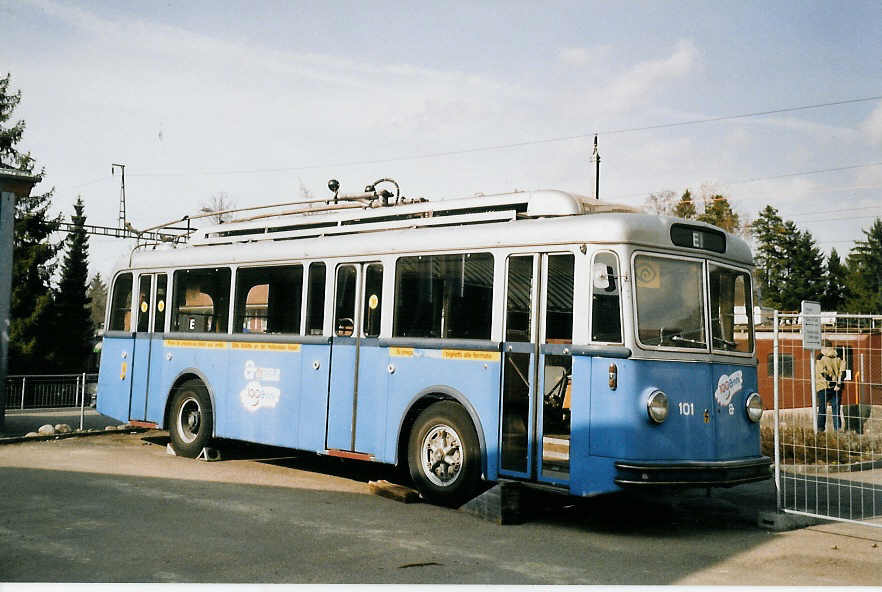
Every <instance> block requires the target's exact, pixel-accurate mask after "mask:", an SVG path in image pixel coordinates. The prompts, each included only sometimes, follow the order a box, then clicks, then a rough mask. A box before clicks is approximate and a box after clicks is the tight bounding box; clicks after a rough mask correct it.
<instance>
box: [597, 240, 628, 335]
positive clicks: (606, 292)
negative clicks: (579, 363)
mask: <svg viewBox="0 0 882 592" xmlns="http://www.w3.org/2000/svg"><path fill="white" fill-rule="evenodd" d="M619 294H620V293H619V260H618V258H617V257H616V255H615V254H614V253H609V252H602V253H597V254H596V255H595V256H594V264H593V265H592V266H591V341H600V342H603V343H622V313H621V304H620V301H619V298H620V296H619Z"/></svg>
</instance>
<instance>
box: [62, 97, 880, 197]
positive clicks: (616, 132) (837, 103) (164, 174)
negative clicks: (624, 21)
mask: <svg viewBox="0 0 882 592" xmlns="http://www.w3.org/2000/svg"><path fill="white" fill-rule="evenodd" d="M878 100H882V95H875V96H870V97H859V98H853V99H844V100H840V101H828V102H825V103H815V104H811V105H798V106H795V107H784V108H780V109H768V110H765V111H753V112H749V113H739V114H734V115H723V116H718V117H706V118H702V119H691V120H687V121H676V122H669V123H660V124H655V125H646V126H639V127H629V128H618V129H608V130H597V131H594V132H590V133H582V134H575V135H568V136H558V137H552V138H540V139H536V140H525V141H522V142H512V143H507V144H492V145H488V146H475V147H472V148H462V149H458V150H447V151H440V152H427V153H424V154H415V155H410V156H397V157H390V158H378V159H371V160H355V161H341V162H336V163H324V164H309V165H300V166H294V167H275V168H255V169H226V170H213V171H212V170H202V171H171V172H150V171H145V172H140V173H139V172H131V173H129V176H130V177H182V176H190V175H239V174H263V173H284V172H294V171H305V170H310V169H320V168H341V167H350V166H365V165H372V164H387V163H392V162H404V161H410V160H423V159H428V158H441V157H445V156H457V155H462V154H473V153H476V152H489V151H493V150H505V149H510V148H520V147H524V146H533V145H539V144H549V143H556V142H567V141H572V140H581V139H586V138H590V137H592V136H594V135H595V134H597V135H604V136H611V135H619V134H627V133H635V132H642V131H651V130H658V129H667V128H675V127H683V126H689V125H699V124H705V123H715V122H721V121H731V120H737V119H748V118H752V117H763V116H767V115H776V114H781V113H792V112H797V111H807V110H811V109H821V108H824V107H834V106H840V105H849V104H856V103H865V102H869V101H878ZM845 168H849V167H845ZM845 168H842V169H835V170H845ZM104 179H106V178H102V179H97V180H94V181H88V182H86V183H82V184H78V185H75V186H74V188H79V187H84V186H86V185H90V184H93V183H97V182H100V181H102V180H104ZM755 180H762V179H755ZM752 181H753V180H748V181H741V182H743V183H746V182H752Z"/></svg>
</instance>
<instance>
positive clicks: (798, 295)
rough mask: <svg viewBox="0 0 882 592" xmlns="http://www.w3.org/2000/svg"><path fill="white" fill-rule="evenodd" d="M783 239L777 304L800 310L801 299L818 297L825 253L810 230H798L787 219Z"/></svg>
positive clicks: (816, 298)
mask: <svg viewBox="0 0 882 592" xmlns="http://www.w3.org/2000/svg"><path fill="white" fill-rule="evenodd" d="M782 243H783V244H782V246H783V251H784V257H785V261H786V263H785V270H786V271H785V274H784V278H783V279H784V282H783V285H782V286H781V292H780V294H781V299H780V303H779V304H780V308H781V309H783V310H799V308H800V304H801V303H802V301H803V300H820V299H821V297H822V296H823V294H824V288H825V284H826V282H825V278H824V256H823V254H822V253H821V250H820V249H819V248H818V247H817V245H816V244H815V239H814V237H813V236H812V234H811V233H810V232H808V231H802V232H800V230H799V229H798V228H797V227H796V224H794V223H793V222H792V221H790V220H788V221H787V222H785V223H784V237H783V241H782Z"/></svg>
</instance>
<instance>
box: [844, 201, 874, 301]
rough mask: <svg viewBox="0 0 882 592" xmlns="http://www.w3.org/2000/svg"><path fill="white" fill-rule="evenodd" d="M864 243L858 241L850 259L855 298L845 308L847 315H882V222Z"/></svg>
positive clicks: (849, 265)
mask: <svg viewBox="0 0 882 592" xmlns="http://www.w3.org/2000/svg"><path fill="white" fill-rule="evenodd" d="M863 232H864V236H865V237H866V239H865V240H862V241H857V243H856V244H855V246H854V248H853V249H852V250H851V253H850V254H849V255H848V260H847V262H848V268H849V276H850V282H849V283H850V284H851V286H852V294H851V296H850V298H849V299H848V303H847V305H846V307H847V309H848V312H855V313H863V314H879V313H882V220H880V219H879V218H876V220H875V221H874V222H873V225H872V226H871V227H870V229H869V230H864V231H863Z"/></svg>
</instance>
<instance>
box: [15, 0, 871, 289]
mask: <svg viewBox="0 0 882 592" xmlns="http://www.w3.org/2000/svg"><path fill="white" fill-rule="evenodd" d="M0 39H3V44H4V47H3V50H2V53H0V55H2V56H3V58H2V59H0V70H2V71H9V72H11V73H12V75H13V85H14V86H15V87H17V88H20V89H21V90H22V93H23V100H22V103H21V106H20V108H19V110H18V112H17V115H18V117H21V118H23V119H25V120H26V121H27V123H28V128H27V130H26V132H25V139H24V147H25V148H27V149H30V150H32V151H33V153H34V154H35V155H36V156H37V157H38V159H39V161H40V163H41V164H42V165H44V166H45V167H46V169H47V176H46V184H47V185H54V186H55V187H56V198H55V206H56V208H58V209H59V210H63V211H66V212H70V210H71V204H72V203H73V201H74V200H75V199H76V196H77V194H81V195H82V196H83V198H84V200H85V202H86V208H87V210H86V213H87V216H88V218H89V221H90V222H92V223H95V224H106V225H113V224H115V222H116V218H117V207H118V199H119V188H118V179H119V178H118V177H112V176H111V175H110V163H112V162H123V163H126V164H127V165H128V169H127V173H128V175H127V185H128V187H127V189H128V198H129V203H128V212H129V218H130V220H131V221H132V223H133V224H134V225H135V226H136V227H147V226H152V225H154V224H157V223H160V222H164V221H167V220H171V219H174V218H177V217H180V216H182V215H184V214H186V213H192V212H194V211H195V210H198V208H199V207H200V205H202V204H203V203H205V202H207V201H208V199H210V197H211V195H212V194H215V193H218V192H226V193H228V194H229V195H230V196H231V197H232V199H233V200H234V201H235V202H236V204H237V205H239V206H248V205H254V204H258V203H267V202H271V201H290V200H293V199H297V198H298V197H299V196H300V195H301V184H302V186H304V187H306V188H307V189H308V190H309V191H311V192H312V193H313V194H314V195H316V196H324V195H325V192H326V189H325V187H326V181H327V179H329V178H331V177H334V178H338V179H340V180H341V182H342V185H343V188H344V190H350V191H355V190H358V189H360V188H361V187H363V186H364V185H365V184H366V183H368V182H370V181H372V180H374V179H377V178H380V177H386V176H391V177H394V178H395V179H397V180H398V181H399V183H400V184H401V186H402V189H403V191H404V192H405V193H406V194H408V195H410V196H425V197H429V198H434V199H440V198H446V197H452V196H462V195H472V194H474V193H477V192H484V193H491V192H498V191H509V190H513V189H516V188H517V189H534V188H560V189H567V190H572V191H577V192H581V193H584V194H590V193H591V191H592V187H593V184H592V171H591V169H590V165H589V162H588V158H589V156H590V152H591V139H590V137H587V136H590V134H591V133H592V132H594V131H595V130H601V131H610V130H618V129H623V128H634V127H643V126H653V125H658V124H667V123H675V122H680V121H687V120H694V119H704V118H712V117H718V116H727V115H735V114H742V113H752V112H757V111H766V110H773V109H781V108H788V107H797V106H802V105H812V104H818V103H826V102H832V101H840V100H847V99H854V98H862V97H871V96H878V95H882V5H880V4H879V2H878V1H876V2H858V1H850V2H844V3H843V2H768V1H766V2H632V3H624V2H623V3H611V2H545V3H538V2H461V3H447V4H442V5H439V6H430V5H429V4H428V3H419V4H418V3H404V2H325V3H306V2H291V3H287V2H263V3H258V2H254V3H250V2H241V3H220V2H82V3H70V2H53V1H48V0H16V1H7V0H0ZM579 135H586V137H584V138H579V139H572V140H566V141H555V142H543V143H534V144H528V145H525V146H520V147H513V148H506V149H498V150H488V151H479V152H470V153H466V154H459V155H450V156H443V157H434V158H419V159H408V160H394V161H390V162H382V163H374V164H361V165H357V164H346V163H357V162H365V161H383V160H390V159H397V158H409V157H413V156H419V155H424V154H434V153H440V152H449V151H459V150H463V149H470V148H475V147H483V146H495V145H500V144H516V143H522V142H531V141H535V140H544V139H554V138H561V137H570V136H579ZM600 148H601V154H602V156H603V169H602V175H601V179H602V182H601V194H602V197H604V198H607V199H611V200H615V201H624V202H626V203H631V204H634V205H639V204H642V203H643V201H644V200H645V197H646V196H647V195H648V194H649V193H651V192H656V191H662V190H673V191H676V192H678V193H679V192H682V190H683V189H685V188H687V187H689V188H691V189H692V190H693V192H694V193H699V194H700V193H701V191H702V187H704V188H705V190H707V191H720V192H722V193H724V194H726V195H729V196H730V198H731V201H732V203H733V205H734V206H735V207H736V209H737V210H738V211H739V212H740V213H742V214H743V215H745V216H748V217H755V216H756V213H757V212H758V211H759V210H760V209H761V208H762V207H764V206H765V205H766V204H767V203H770V204H772V205H774V206H775V207H777V208H778V209H779V210H780V212H781V214H782V215H783V216H784V217H785V218H791V219H793V220H794V221H795V222H797V224H798V225H799V226H800V227H801V228H804V229H807V230H810V231H811V232H812V233H813V235H814V236H815V238H816V240H817V241H818V243H819V246H820V247H821V248H822V249H823V250H824V251H829V249H830V248H831V247H835V248H836V249H837V250H838V251H839V252H840V253H841V254H843V255H844V254H845V253H846V252H847V251H848V249H849V248H850V247H851V244H852V243H851V241H853V240H855V239H856V238H860V237H861V232H860V230H861V228H866V227H868V226H869V225H870V224H871V223H872V220H873V217H874V216H876V215H879V216H882V166H879V165H874V166H861V167H860V168H850V169H847V170H842V171H838V172H829V173H820V174H809V175H793V176H786V177H782V175H788V174H790V173H801V172H808V171H817V170H821V169H830V168H839V167H849V166H854V165H870V164H872V163H882V101H878V100H876V101H868V102H861V103H854V104H848V105H840V106H834V107H827V108H820V109H813V110H804V111H796V112H790V113H781V114H776V115H772V116H764V117H757V118H749V119H737V120H728V121H722V122H716V123H704V124H699V125H689V126H683V127H674V128H662V129H655V130H648V131H643V132H633V133H619V134H602V135H601V137H600ZM268 169H273V170H271V171H270V170H268ZM278 169H284V170H278ZM770 177H777V178H770ZM753 179H760V180H758V181H753V182H747V181H749V180H753ZM92 245H93V249H92V267H93V271H100V272H102V273H103V274H106V273H107V272H108V271H109V268H110V265H111V263H112V261H113V259H114V258H115V257H116V255H117V254H118V253H119V252H120V250H121V248H122V245H121V244H120V243H119V242H114V241H113V240H111V239H98V238H93V239H92Z"/></svg>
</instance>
